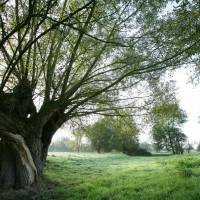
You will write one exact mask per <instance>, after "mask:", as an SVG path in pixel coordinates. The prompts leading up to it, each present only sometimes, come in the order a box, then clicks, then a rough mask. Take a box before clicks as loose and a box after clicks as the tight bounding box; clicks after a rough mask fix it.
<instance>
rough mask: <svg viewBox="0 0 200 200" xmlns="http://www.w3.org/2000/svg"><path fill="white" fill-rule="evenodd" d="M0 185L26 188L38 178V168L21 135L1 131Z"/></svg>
mask: <svg viewBox="0 0 200 200" xmlns="http://www.w3.org/2000/svg"><path fill="white" fill-rule="evenodd" d="M0 135H1V142H0V149H1V154H0V185H1V187H2V188H11V187H14V188H24V187H28V186H31V185H32V184H34V183H35V182H36V180H37V176H38V174H37V168H36V166H35V163H34V161H33V157H32V155H31V152H30V150H29V148H28V146H27V145H26V143H25V141H24V139H23V137H22V136H21V135H17V134H13V133H10V132H5V131H1V132H0Z"/></svg>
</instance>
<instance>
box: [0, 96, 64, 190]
mask: <svg viewBox="0 0 200 200" xmlns="http://www.w3.org/2000/svg"><path fill="white" fill-rule="evenodd" d="M16 93H17V92H16ZM20 95H21V94H20ZM1 97H2V99H4V101H2V102H3V103H2V104H1V105H0V188H26V187H31V186H33V185H35V184H36V183H37V180H38V179H39V176H41V175H42V172H43V169H44V164H45V161H46V158H47V153H48V147H49V145H50V143H51V139H52V137H53V135H54V133H55V132H56V131H57V129H58V128H59V127H60V126H61V125H62V124H63V122H64V121H65V120H64V118H63V111H62V110H59V109H58V106H57V102H50V103H49V104H48V105H47V104H46V105H45V106H43V107H42V108H41V109H40V111H39V112H38V113H36V112H35V111H33V110H34V109H32V110H31V107H34V104H33V101H32V100H31V99H30V98H29V97H30V96H28V97H27V96H22V95H21V96H20V100H21V99H23V100H24V101H22V104H23V105H24V106H23V105H20V106H19V101H18V100H16V98H18V97H16V96H13V95H12V94H9V95H7V94H6V95H5V94H4V93H3V94H2V95H1V94H0V100H1ZM5 98H7V100H6V99H5ZM8 100H10V101H8ZM11 100H12V101H11ZM27 101H29V103H27ZM16 102H17V103H16ZM24 102H25V103H24ZM30 102H31V103H30ZM7 103H8V104H7ZM22 108H23V109H22ZM32 111H33V113H32ZM29 115H31V116H30V117H28V116H29Z"/></svg>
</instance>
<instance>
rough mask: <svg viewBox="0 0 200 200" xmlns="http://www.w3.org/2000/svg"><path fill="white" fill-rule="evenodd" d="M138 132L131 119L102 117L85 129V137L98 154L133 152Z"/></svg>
mask: <svg viewBox="0 0 200 200" xmlns="http://www.w3.org/2000/svg"><path fill="white" fill-rule="evenodd" d="M138 132H139V131H138V128H137V127H136V124H135V122H134V121H133V119H132V117H123V118H121V117H103V118H101V119H100V120H98V121H97V122H96V123H95V124H93V125H90V126H87V127H86V128H85V133H86V135H87V137H88V138H89V139H90V140H91V143H92V145H93V147H94V149H95V150H97V152H99V153H100V152H101V151H104V152H109V151H111V150H118V151H122V152H125V153H127V152H128V151H134V150H135V149H137V148H138Z"/></svg>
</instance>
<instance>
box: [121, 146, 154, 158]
mask: <svg viewBox="0 0 200 200" xmlns="http://www.w3.org/2000/svg"><path fill="white" fill-rule="evenodd" d="M123 153H125V154H127V155H130V156H151V153H150V152H149V151H147V150H146V149H142V148H138V149H133V150H130V149H129V150H126V151H124V152H123Z"/></svg>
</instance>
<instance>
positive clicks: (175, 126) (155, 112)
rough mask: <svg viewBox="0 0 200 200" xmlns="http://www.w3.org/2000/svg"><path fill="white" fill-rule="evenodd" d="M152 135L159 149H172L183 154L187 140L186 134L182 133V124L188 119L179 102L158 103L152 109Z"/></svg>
mask: <svg viewBox="0 0 200 200" xmlns="http://www.w3.org/2000/svg"><path fill="white" fill-rule="evenodd" d="M151 117H152V124H153V126H152V135H153V139H154V141H155V145H156V148H157V150H162V149H164V150H167V151H172V153H173V154H182V153H183V151H184V145H185V142H186V135H185V134H183V133H182V131H181V129H180V125H182V124H183V123H184V122H185V121H186V113H185V112H184V111H183V110H182V109H180V107H179V105H178V103H175V102H174V103H170V102H169V103H166V102H163V103H162V104H161V105H156V106H155V107H154V108H153V109H152V113H151Z"/></svg>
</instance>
